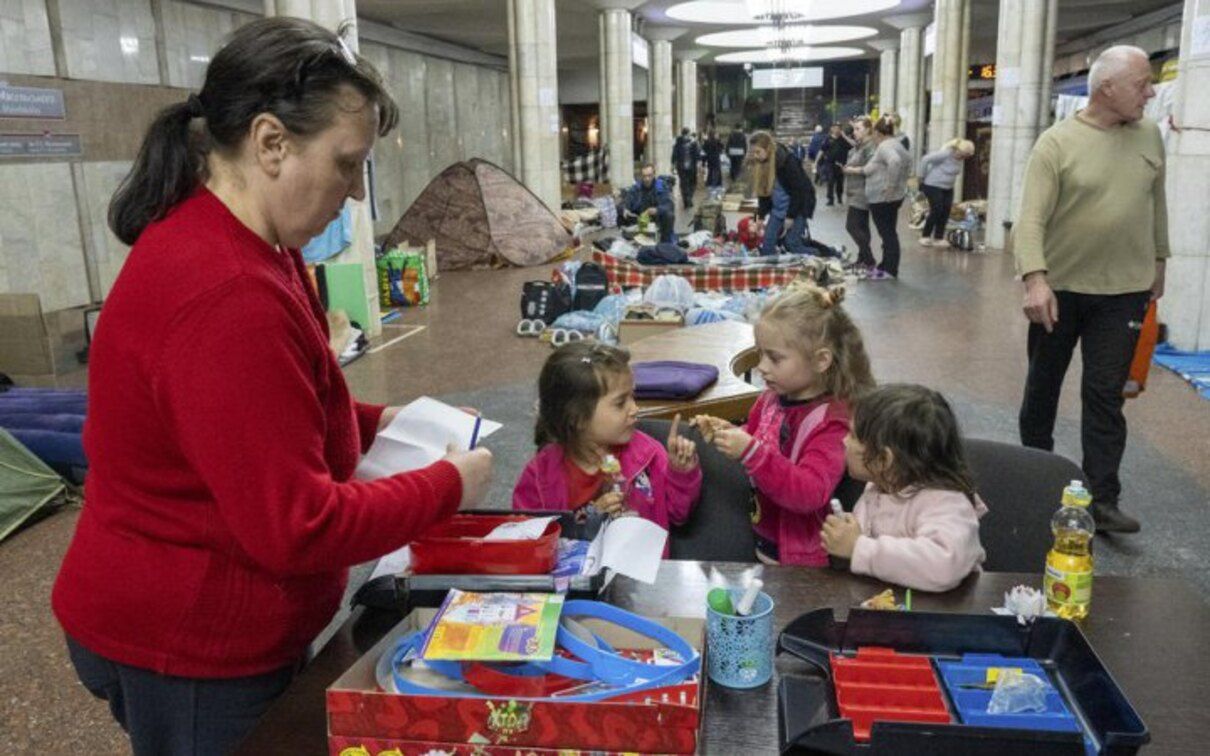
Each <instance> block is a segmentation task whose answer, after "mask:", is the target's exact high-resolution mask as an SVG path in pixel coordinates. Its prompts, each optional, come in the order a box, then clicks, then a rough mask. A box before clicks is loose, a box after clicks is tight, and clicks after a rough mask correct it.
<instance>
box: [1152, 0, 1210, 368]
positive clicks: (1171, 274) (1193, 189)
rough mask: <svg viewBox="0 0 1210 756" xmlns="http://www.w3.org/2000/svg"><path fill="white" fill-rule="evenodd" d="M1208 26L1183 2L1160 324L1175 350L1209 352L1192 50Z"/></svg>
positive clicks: (1207, 144) (1201, 127)
mask: <svg viewBox="0 0 1210 756" xmlns="http://www.w3.org/2000/svg"><path fill="white" fill-rule="evenodd" d="M1206 24H1210V5H1208V4H1207V3H1206V2H1205V0H1200V2H1199V0H1185V13H1184V18H1183V20H1182V22H1181V59H1180V69H1179V73H1178V74H1177V77H1176V84H1175V87H1176V93H1175V104H1174V107H1173V114H1172V120H1173V123H1174V124H1175V125H1176V128H1177V129H1180V130H1179V131H1178V130H1175V129H1174V130H1173V132H1172V134H1171V135H1170V136H1169V144H1168V171H1167V173H1168V184H1167V188H1168V240H1169V245H1170V246H1171V248H1172V257H1171V258H1170V259H1169V260H1168V275H1167V279H1166V291H1167V293H1166V294H1165V296H1164V298H1163V299H1161V300H1160V306H1159V313H1160V319H1161V320H1163V321H1164V322H1166V323H1167V324H1168V339H1169V341H1171V342H1172V343H1173V345H1175V346H1176V347H1177V348H1178V349H1191V350H1193V349H1195V350H1199V351H1204V350H1207V349H1210V213H1207V212H1206V197H1210V98H1207V97H1206V96H1205V93H1206V92H1207V91H1210V50H1206V49H1204V48H1203V49H1200V50H1195V49H1194V48H1195V44H1194V39H1195V36H1196V33H1197V31H1198V30H1199V29H1204V28H1205V25H1206Z"/></svg>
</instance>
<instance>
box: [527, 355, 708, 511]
mask: <svg viewBox="0 0 1210 756" xmlns="http://www.w3.org/2000/svg"><path fill="white" fill-rule="evenodd" d="M638 409H639V408H638V405H637V404H635V400H634V375H633V374H632V373H631V372H630V355H629V354H628V353H627V352H626V350H624V349H618V348H616V347H611V346H606V345H604V344H594V343H589V342H583V341H578V342H573V343H571V344H568V345H567V346H564V347H560V348H559V349H558V350H556V351H555V352H554V354H552V355H551V356H550V358H549V359H547V361H546V364H545V365H544V366H543V367H542V373H541V375H540V376H539V378H538V422H537V427H536V428H535V434H534V435H535V442H536V443H537V445H538V446H539V449H538V453H537V455H536V456H535V457H534V458H533V459H532V460H530V462H529V464H528V465H526V466H525V469H524V470H523V471H522V472H521V477H520V478H518V479H517V484H516V486H515V487H514V488H513V509H525V510H554V511H562V510H569V509H570V510H584V511H587V509H588V508H589V507H591V508H593V509H595V510H596V511H598V512H601V513H604V514H607V515H610V516H615V517H616V516H618V515H620V514H637V515H639V516H640V517H645V518H647V519H648V520H651V521H652V522H655V523H656V524H658V525H660V526H661V527H663V528H665V529H667V528H668V527H669V526H670V525H678V524H680V523H682V522H684V521H685V520H686V518H688V516H689V512H690V511H691V510H692V509H693V505H694V504H695V503H696V502H697V497H698V493H699V491H700V489H701V485H702V471H701V467H700V465H699V464H698V458H697V447H695V446H694V444H693V442H692V441H690V440H689V439H687V438H684V437H683V436H681V435H679V433H678V432H677V426H678V424H679V421H680V416H679V415H678V416H677V417H676V419H675V420H673V422H672V428H671V431H670V432H669V435H668V448H667V450H665V448H664V446H663V445H661V444H660V442H659V441H656V440H655V439H654V438H652V437H651V436H648V435H647V434H645V433H643V432H642V431H638V430H636V429H635V423H636V421H637V420H638Z"/></svg>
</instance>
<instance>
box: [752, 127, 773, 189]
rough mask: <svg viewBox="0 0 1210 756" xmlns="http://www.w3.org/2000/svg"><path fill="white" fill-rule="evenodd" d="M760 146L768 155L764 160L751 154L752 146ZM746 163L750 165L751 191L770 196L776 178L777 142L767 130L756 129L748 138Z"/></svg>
mask: <svg viewBox="0 0 1210 756" xmlns="http://www.w3.org/2000/svg"><path fill="white" fill-rule="evenodd" d="M753 147H760V148H761V149H762V150H764V151H765V153H766V155H768V157H767V158H765V160H763V161H761V160H757V159H756V158H754V157H751V155H752V148H753ZM748 155H749V158H748V163H749V165H751V167H752V191H753V192H754V193H755V194H756V196H757V197H771V196H772V195H773V183H774V182H775V181H776V179H777V142H775V141H774V140H773V135H772V134H770V133H769V132H767V131H758V132H756V133H755V134H753V135H752V136H751V137H749V138H748Z"/></svg>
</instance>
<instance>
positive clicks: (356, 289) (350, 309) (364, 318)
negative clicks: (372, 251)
mask: <svg viewBox="0 0 1210 756" xmlns="http://www.w3.org/2000/svg"><path fill="white" fill-rule="evenodd" d="M323 271H324V281H325V282H326V283H327V285H328V310H329V311H331V310H344V311H345V313H346V314H347V315H348V316H349V320H351V321H353V322H355V323H357V325H358V326H359V327H360V328H361V330H363V331H365V330H367V329H368V328H369V325H370V303H369V301H368V300H367V299H366V281H365V277H364V276H363V274H362V268H361V263H325V264H324V267H323Z"/></svg>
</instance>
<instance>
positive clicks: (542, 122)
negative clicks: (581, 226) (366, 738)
mask: <svg viewBox="0 0 1210 756" xmlns="http://www.w3.org/2000/svg"><path fill="white" fill-rule="evenodd" d="M508 40H509V48H510V49H509V76H510V78H511V79H512V85H511V92H512V96H513V103H512V107H513V112H514V113H515V114H517V115H516V116H515V118H514V124H515V128H514V129H513V161H514V166H513V173H514V174H515V175H516V176H517V178H519V179H520V180H521V182H522V183H524V184H525V185H526V186H527V187H529V190H530V191H532V192H533V193H534V194H535V195H537V197H538V198H539V199H541V200H542V201H543V202H544V203H546V206H547V207H549V208H550V209H551V210H554V211H555V212H558V210H559V205H560V203H561V202H562V183H561V177H560V174H559V82H558V75H557V72H556V69H555V51H556V47H555V3H554V0H509V3H508Z"/></svg>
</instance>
